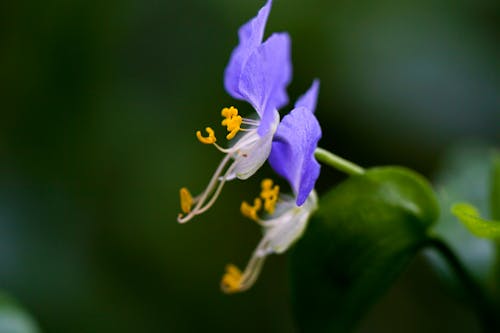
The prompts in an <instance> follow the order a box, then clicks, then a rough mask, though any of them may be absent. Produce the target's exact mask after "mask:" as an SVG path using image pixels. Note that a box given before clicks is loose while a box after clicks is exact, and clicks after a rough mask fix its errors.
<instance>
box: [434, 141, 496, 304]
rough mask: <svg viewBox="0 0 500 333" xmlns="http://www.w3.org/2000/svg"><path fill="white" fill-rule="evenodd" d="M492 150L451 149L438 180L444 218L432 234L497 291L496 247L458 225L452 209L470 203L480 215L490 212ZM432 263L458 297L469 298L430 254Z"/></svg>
mask: <svg viewBox="0 0 500 333" xmlns="http://www.w3.org/2000/svg"><path fill="white" fill-rule="evenodd" d="M491 153H492V149H491V147H488V146H486V145H483V144H480V143H469V144H465V145H459V146H456V147H454V148H453V149H450V150H449V151H448V152H447V153H446V154H445V155H444V157H443V159H442V161H441V166H440V171H439V172H438V173H437V175H436V177H434V183H435V188H436V189H437V193H438V196H439V198H438V199H439V205H440V207H441V215H440V217H439V220H438V223H437V224H436V225H435V226H434V227H433V228H432V232H433V233H434V234H435V235H436V236H438V237H439V238H441V239H443V240H444V241H445V242H446V243H447V244H448V245H449V246H450V247H451V249H452V250H453V252H455V253H456V254H457V256H458V257H459V258H460V261H462V263H463V264H464V266H465V267H467V269H468V271H469V272H470V273H471V275H472V276H473V277H474V279H475V280H477V281H478V282H479V283H480V284H481V285H483V286H486V287H487V288H491V287H493V286H494V285H495V284H498V283H497V279H495V277H494V276H493V274H494V273H493V267H494V264H495V258H496V257H497V255H496V253H495V252H496V249H495V244H494V243H493V242H492V241H491V240H489V239H484V238H478V237H476V236H474V235H473V234H471V233H470V231H469V230H467V228H466V227H465V225H464V224H462V223H460V222H458V221H457V218H456V217H455V216H454V215H453V214H452V213H451V210H450V208H451V207H452V206H453V204H455V203H457V202H468V203H470V204H472V205H473V206H474V207H476V208H477V209H478V210H479V211H480V212H489V211H490V208H491V207H490V206H491V205H490V202H491V199H490V193H491V185H490V184H491V181H492V179H491V175H492V173H491V171H492V169H491V167H492V163H491V162H492V159H491V157H492V154H491ZM425 254H426V257H427V258H428V259H429V262H430V263H431V265H432V266H433V268H434V269H435V270H436V272H437V273H438V274H439V275H440V277H441V279H442V280H443V282H444V283H445V284H446V285H447V286H448V287H449V288H451V290H452V291H453V293H454V294H455V295H456V296H457V297H465V295H464V294H463V292H462V286H461V284H460V282H459V281H458V280H457V279H456V276H455V274H454V272H453V271H452V270H450V268H449V265H448V263H447V262H445V261H444V260H443V259H442V258H441V257H440V256H439V255H438V254H436V253H435V252H431V251H429V252H426V253H425Z"/></svg>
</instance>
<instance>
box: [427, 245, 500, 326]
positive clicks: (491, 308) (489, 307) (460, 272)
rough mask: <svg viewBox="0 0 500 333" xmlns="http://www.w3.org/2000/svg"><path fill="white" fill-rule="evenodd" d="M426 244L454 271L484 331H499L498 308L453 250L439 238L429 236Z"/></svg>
mask: <svg viewBox="0 0 500 333" xmlns="http://www.w3.org/2000/svg"><path fill="white" fill-rule="evenodd" d="M428 245H429V246H430V247H431V248H433V249H435V250H436V251H438V252H439V253H440V254H441V255H442V256H443V257H444V258H445V259H446V261H447V262H448V264H449V265H450V266H451V268H452V269H453V270H454V271H455V274H456V276H457V277H458V279H459V280H460V282H461V284H462V286H463V287H464V290H465V292H466V295H467V297H468V298H469V300H470V302H471V304H472V305H473V306H474V308H475V309H476V312H477V315H478V317H479V318H480V319H481V323H482V325H483V330H484V332H500V319H499V318H498V310H497V309H495V305H494V303H493V302H492V301H491V300H490V299H489V298H488V297H487V295H485V293H484V292H483V290H482V289H481V287H480V286H479V285H478V284H477V283H476V281H475V280H474V278H473V277H472V276H471V275H470V273H469V272H468V271H467V269H466V268H465V267H464V265H463V264H462V263H461V262H460V259H458V257H457V255H456V254H455V253H454V252H453V250H451V249H450V247H449V246H448V244H446V243H445V242H444V241H443V240H441V239H439V238H431V239H430V240H429V241H428ZM492 330H493V331H492Z"/></svg>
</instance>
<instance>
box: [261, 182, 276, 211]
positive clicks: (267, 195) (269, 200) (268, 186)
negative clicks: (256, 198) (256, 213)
mask: <svg viewBox="0 0 500 333" xmlns="http://www.w3.org/2000/svg"><path fill="white" fill-rule="evenodd" d="M261 188H262V191H261V192H260V197H261V198H262V199H264V210H265V211H266V212H268V213H269V214H272V213H274V209H275V208H276V202H277V201H278V196H279V192H280V187H279V186H278V185H274V186H273V181H272V180H271V179H264V180H263V181H262V183H261Z"/></svg>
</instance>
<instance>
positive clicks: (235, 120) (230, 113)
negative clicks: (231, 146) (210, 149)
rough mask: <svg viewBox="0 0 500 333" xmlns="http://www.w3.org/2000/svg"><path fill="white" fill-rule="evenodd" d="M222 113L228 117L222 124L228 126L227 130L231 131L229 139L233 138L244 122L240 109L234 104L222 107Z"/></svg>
mask: <svg viewBox="0 0 500 333" xmlns="http://www.w3.org/2000/svg"><path fill="white" fill-rule="evenodd" d="M221 115H222V116H223V117H225V118H226V119H224V120H222V122H221V124H222V126H226V127H227V131H228V132H229V134H228V135H227V136H226V138H227V139H228V140H231V139H232V138H234V136H235V135H236V133H238V132H239V131H240V130H241V123H242V122H243V118H241V116H240V115H238V109H237V108H235V107H234V106H231V107H229V108H224V109H222V111H221Z"/></svg>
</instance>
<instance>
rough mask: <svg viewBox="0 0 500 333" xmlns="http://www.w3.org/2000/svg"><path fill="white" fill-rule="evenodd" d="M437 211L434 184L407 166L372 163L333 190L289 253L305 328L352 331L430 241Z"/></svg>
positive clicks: (296, 301) (296, 304) (297, 310)
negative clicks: (358, 174)
mask: <svg viewBox="0 0 500 333" xmlns="http://www.w3.org/2000/svg"><path fill="white" fill-rule="evenodd" d="M437 216H438V205H437V201H436V198H435V195H434V193H433V191H432V189H431V187H430V186H429V184H428V183H427V182H426V181H425V180H424V179H423V178H422V177H421V176H419V175H418V174H415V173H414V172H412V171H410V170H407V169H403V168H398V167H384V168H374V169H371V170H368V171H367V172H366V173H365V174H363V175H360V176H352V177H350V178H349V179H348V180H346V181H345V182H343V183H341V184H340V185H339V186H337V187H335V188H333V189H332V190H331V191H330V192H329V193H327V194H326V195H325V196H324V197H323V198H322V199H321V200H320V209H319V210H318V212H317V214H316V215H315V216H314V217H313V218H312V219H311V221H310V222H309V226H308V229H307V231H306V233H305V235H304V237H303V238H302V239H301V240H300V241H299V242H298V243H297V244H296V246H295V247H294V248H293V250H292V254H291V270H292V287H293V298H294V309H295V314H296V318H297V320H298V324H299V326H300V328H301V330H302V331H306V332H325V331H326V332H350V331H352V329H353V328H354V327H355V325H356V324H357V322H358V321H359V319H361V318H362V317H363V316H364V314H365V313H366V312H367V311H368V310H369V308H370V307H371V306H372V305H373V304H374V303H375V302H377V300H378V299H379V298H380V297H381V296H382V295H383V294H384V293H385V292H386V291H387V289H388V288H389V287H390V286H391V284H392V283H393V282H394V280H395V279H396V278H397V277H398V276H399V274H400V273H401V272H402V271H403V270H404V268H405V267H406V266H407V264H408V263H409V262H410V261H411V259H412V258H413V257H414V256H415V253H416V252H417V251H418V250H419V249H420V248H421V247H422V246H423V245H424V243H425V242H426V241H427V239H428V237H427V230H428V228H429V227H430V226H431V225H432V224H433V223H434V221H436V219H437Z"/></svg>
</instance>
